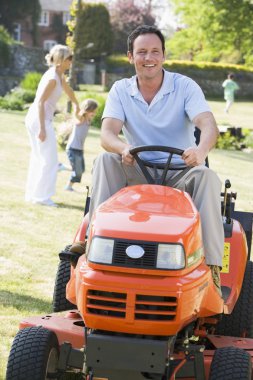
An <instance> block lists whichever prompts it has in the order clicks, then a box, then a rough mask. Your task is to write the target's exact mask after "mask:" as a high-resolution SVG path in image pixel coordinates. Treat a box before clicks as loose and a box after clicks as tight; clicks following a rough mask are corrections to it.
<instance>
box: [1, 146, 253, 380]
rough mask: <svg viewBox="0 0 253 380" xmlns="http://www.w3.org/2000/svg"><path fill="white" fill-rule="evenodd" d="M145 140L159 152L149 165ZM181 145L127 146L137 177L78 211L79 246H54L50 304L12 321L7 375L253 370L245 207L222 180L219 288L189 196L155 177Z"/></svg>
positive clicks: (222, 375)
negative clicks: (162, 158) (56, 257)
mask: <svg viewBox="0 0 253 380" xmlns="http://www.w3.org/2000/svg"><path fill="white" fill-rule="evenodd" d="M143 151H155V152H163V153H164V152H166V154H168V158H167V162H166V164H165V165H162V166H161V165H159V164H154V165H153V166H154V167H155V170H154V172H155V174H156V175H154V176H153V175H151V171H150V170H149V166H150V163H148V162H146V161H144V160H143V156H141V153H142V152H143ZM182 153H183V151H182V150H180V149H176V148H168V147H161V146H149V147H137V148H133V149H132V150H131V154H133V155H134V157H135V159H136V162H137V164H138V165H139V166H140V168H141V170H142V171H143V174H144V175H145V177H146V179H147V184H141V185H136V186H129V187H126V188H123V189H121V190H120V191H118V192H117V193H116V194H114V195H113V196H112V197H110V198H109V199H108V200H107V201H105V202H104V203H103V204H101V205H100V206H99V207H98V208H97V210H96V211H95V213H94V215H93V217H92V220H91V222H90V223H89V216H88V213H86V214H85V216H84V218H83V220H82V222H81V225H80V227H79V228H78V231H77V233H76V236H75V238H74V242H80V241H81V242H84V244H83V247H81V249H80V251H79V250H76V251H75V250H74V251H73V250H72V249H71V248H70V246H67V247H66V249H65V250H63V251H62V252H61V253H60V259H61V260H60V266H59V270H58V275H57V280H56V286H55V294H54V311H57V313H52V314H48V315H44V316H42V317H29V318H26V319H24V320H23V321H22V322H21V323H20V330H19V332H18V333H17V335H16V337H15V339H14V341H13V344H12V348H11V351H10V355H9V360H8V365H7V374H6V379H7V380H45V379H65V378H68V376H69V378H76V379H78V378H80V379H86V380H145V379H154V380H156V379H157V380H158V379H160V380H174V379H181V380H182V379H196V380H207V379H209V380H239V379H240V380H249V379H251V378H252V358H253V285H252V284H253V263H252V262H251V261H250V249H251V240H252V216H253V213H250V212H237V211H235V209H234V203H235V199H236V194H235V193H233V192H231V191H230V190H229V188H230V186H231V185H230V182H229V181H228V180H227V181H226V183H225V190H224V192H223V193H222V194H221V213H222V215H223V221H224V231H225V242H224V259H223V269H222V273H221V283H222V297H221V296H220V295H219V293H218V292H217V290H216V288H215V285H214V283H213V280H212V275H211V270H210V268H209V267H208V266H207V265H206V263H205V259H204V254H203V243H202V234H201V223H200V216H199V213H198V211H197V210H196V208H195V206H194V204H193V202H192V200H191V197H190V196H189V194H187V193H186V192H184V191H181V190H178V189H175V188H172V187H168V186H164V184H165V179H166V176H167V172H168V170H174V169H178V167H175V166H173V164H172V162H173V160H172V157H173V156H175V155H182ZM180 169H182V171H184V170H188V168H186V167H181V168H180ZM152 173H153V171H152ZM176 175H178V174H176ZM66 285H67V286H66ZM65 288H66V289H65ZM68 309H70V310H68ZM71 376H72V377H71Z"/></svg>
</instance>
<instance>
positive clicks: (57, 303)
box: [53, 260, 76, 312]
mask: <svg viewBox="0 0 253 380" xmlns="http://www.w3.org/2000/svg"><path fill="white" fill-rule="evenodd" d="M70 268H71V264H70V262H69V261H64V260H61V261H60V262H59V265H58V270H57V274H56V278H55V285H54V295H53V311H54V312H58V311H65V310H71V309H76V305H74V304H72V303H71V302H69V301H68V300H67V299H66V285H67V283H68V281H69V279H70Z"/></svg>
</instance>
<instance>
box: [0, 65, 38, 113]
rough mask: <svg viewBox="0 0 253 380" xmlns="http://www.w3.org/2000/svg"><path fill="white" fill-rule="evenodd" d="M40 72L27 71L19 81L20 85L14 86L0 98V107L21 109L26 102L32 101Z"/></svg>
mask: <svg viewBox="0 0 253 380" xmlns="http://www.w3.org/2000/svg"><path fill="white" fill-rule="evenodd" d="M41 76H42V74H41V73H37V72H30V73H27V74H26V76H25V78H24V79H23V80H22V81H21V83H20V87H16V88H14V89H13V90H12V91H11V92H10V93H8V94H7V95H5V96H4V97H1V98H0V108H3V109H10V110H22V109H24V107H25V104H26V103H32V102H33V100H34V97H35V93H36V89H37V87H38V84H39V81H40V79H41Z"/></svg>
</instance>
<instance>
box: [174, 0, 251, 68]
mask: <svg viewBox="0 0 253 380" xmlns="http://www.w3.org/2000/svg"><path fill="white" fill-rule="evenodd" d="M172 1H173V3H174V5H175V10H176V13H177V14H178V16H179V18H180V19H181V22H182V26H181V27H180V28H179V30H178V31H177V32H176V33H175V34H174V36H173V38H172V39H171V40H170V41H167V50H168V52H169V55H170V57H171V58H172V59H173V58H179V59H190V60H194V61H199V60H202V61H221V62H231V63H242V64H247V65H251V64H252V62H253V48H252V39H253V3H252V1H251V0H241V1H238V0H231V1H227V0H218V1H213V0H191V1H190V2H189V1H188V0H172Z"/></svg>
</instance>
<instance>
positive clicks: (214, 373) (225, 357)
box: [209, 347, 252, 380]
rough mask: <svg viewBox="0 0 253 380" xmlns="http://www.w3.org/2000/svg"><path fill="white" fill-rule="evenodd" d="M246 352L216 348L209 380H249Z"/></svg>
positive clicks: (233, 348)
mask: <svg viewBox="0 0 253 380" xmlns="http://www.w3.org/2000/svg"><path fill="white" fill-rule="evenodd" d="M251 375H252V365H251V357H250V355H249V353H248V352H246V351H244V350H242V349H240V348H235V347H223V348H218V349H217V350H216V351H215V354H214V357H213V361H212V364H211V369H210V375H209V380H251Z"/></svg>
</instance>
